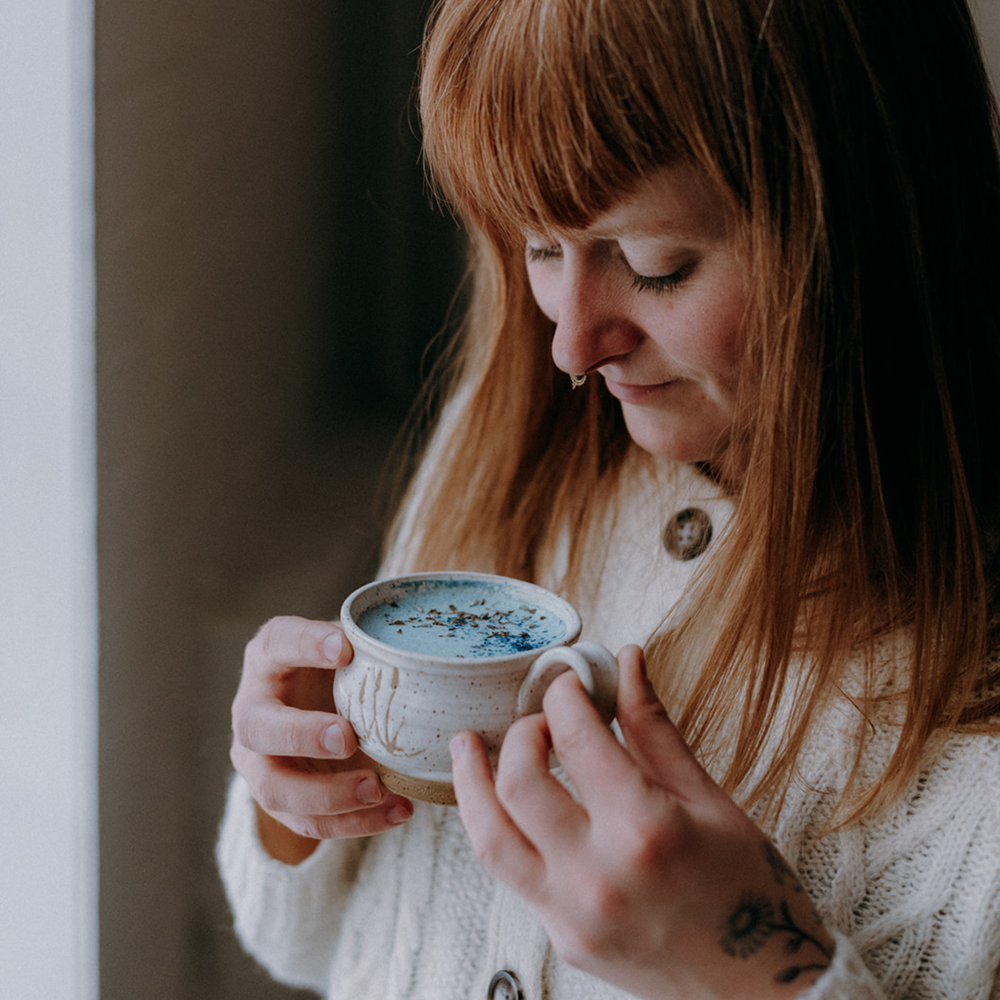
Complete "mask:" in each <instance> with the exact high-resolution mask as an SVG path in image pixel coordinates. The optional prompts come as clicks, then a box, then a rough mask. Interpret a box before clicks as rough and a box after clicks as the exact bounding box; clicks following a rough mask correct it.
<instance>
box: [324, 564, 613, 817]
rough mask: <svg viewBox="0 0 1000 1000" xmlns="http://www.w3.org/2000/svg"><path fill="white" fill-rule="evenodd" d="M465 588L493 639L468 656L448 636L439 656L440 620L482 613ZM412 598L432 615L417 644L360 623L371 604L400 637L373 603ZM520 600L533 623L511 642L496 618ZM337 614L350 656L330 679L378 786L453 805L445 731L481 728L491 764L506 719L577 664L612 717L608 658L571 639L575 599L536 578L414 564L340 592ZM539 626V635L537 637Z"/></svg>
mask: <svg viewBox="0 0 1000 1000" xmlns="http://www.w3.org/2000/svg"><path fill="white" fill-rule="evenodd" d="M442 586H443V587H445V588H446V590H445V591H444V593H445V594H446V595H449V599H448V600H447V601H445V602H443V604H442V602H441V601H438V600H436V596H437V595H439V594H440V593H441V592H442V591H441V589H440V588H441V587H442ZM467 588H471V593H470V597H469V601H468V604H469V605H470V606H471V605H475V610H476V611H479V610H480V609H483V608H486V607H489V608H490V609H492V611H491V613H490V614H483V615H482V617H481V618H480V619H479V620H478V621H475V622H474V623H473V625H472V628H474V629H477V630H478V629H480V628H482V630H483V632H484V633H485V631H486V629H485V628H483V626H489V627H490V628H491V629H492V630H493V632H492V636H491V641H490V642H482V641H480V642H479V643H478V645H479V647H481V649H482V650H485V651H487V653H488V655H475V653H472V652H470V649H472V648H474V647H470V646H469V645H465V646H462V647H456V648H461V649H462V654H463V655H457V656H454V655H451V656H449V655H442V653H441V651H440V650H448V651H452V650H451V648H450V647H449V645H448V643H449V642H450V641H451V640H450V639H447V640H446V639H445V638H444V636H445V635H446V634H447V630H449V629H452V630H454V626H455V623H458V625H459V626H461V625H462V623H463V622H467V621H468V620H469V619H470V618H472V619H475V618H477V617H478V616H477V615H476V614H469V613H468V612H466V611H464V608H463V605H462V604H461V603H459V602H458V600H457V599H456V598H455V596H454V595H455V594H456V593H461V592H464V591H465V590H466V589H467ZM477 588H481V590H477ZM414 595H417V596H416V598H415V597H414ZM424 597H426V602H424ZM414 600H417V601H419V602H420V604H419V607H420V609H421V613H423V612H424V611H426V612H427V614H428V626H422V627H428V631H427V632H426V633H420V636H419V637H420V639H421V642H420V643H415V644H416V645H418V646H422V647H423V648H424V651H423V652H415V651H413V650H409V649H403V648H400V646H398V645H395V644H393V643H390V642H385V641H382V640H380V639H377V638H374V637H373V636H371V635H369V634H368V633H367V632H366V631H364V630H363V629H362V628H361V627H360V625H359V621H362V620H367V621H369V622H372V621H373V620H375V619H374V618H373V613H375V615H376V616H377V618H378V621H379V624H378V626H377V628H375V629H374V630H376V631H379V630H381V631H382V634H383V635H386V634H389V636H390V638H392V639H393V640H394V642H399V641H402V640H403V638H404V634H405V631H406V629H405V628H399V629H397V628H391V629H390V633H386V631H385V629H386V628H387V627H388V626H387V625H386V624H385V623H386V622H388V625H392V621H391V616H390V615H383V614H382V613H381V611H380V610H379V609H380V607H381V606H387V607H392V608H393V613H394V614H395V613H396V606H398V605H400V604H401V605H402V606H403V607H404V608H407V610H408V611H411V612H412V607H413V602H414ZM480 600H482V601H483V602H484V603H482V604H481V603H479V602H480ZM393 602H395V604H394V603H393ZM407 602H409V607H407ZM425 603H426V607H425ZM508 604H509V609H508V607H507V605H508ZM438 605H442V607H441V608H439V607H438ZM519 609H521V610H523V611H525V612H530V615H529V616H528V620H529V622H530V621H533V622H536V624H537V626H538V629H537V631H531V632H529V631H528V629H529V628H530V627H531V626H530V624H529V625H519V626H518V628H519V631H518V632H517V633H515V635H514V638H512V639H510V640H509V641H508V640H507V638H506V637H505V636H504V635H503V634H502V632H501V627H502V626H501V624H500V623H501V622H502V619H503V617H504V614H505V613H507V612H508V611H510V612H514V611H517V610H519ZM432 611H433V614H432ZM438 612H440V614H438ZM340 617H341V624H342V625H343V627H344V630H345V632H346V633H347V637H348V639H349V640H350V642H351V645H352V646H353V647H354V659H353V660H352V661H351V663H350V664H348V666H346V667H342V668H340V669H339V670H338V671H337V672H336V675H335V678H334V687H333V690H334V699H335V701H336V704H337V711H338V712H339V713H340V714H341V715H342V716H343V717H344V718H345V719H347V720H348V721H349V722H350V723H351V725H352V726H353V727H354V731H355V733H356V734H357V737H358V742H359V744H360V747H361V749H362V751H363V752H364V753H366V754H367V755H368V756H369V757H370V758H371V759H372V760H373V761H374V763H375V767H376V770H377V771H378V772H379V774H380V776H381V778H382V780H383V782H384V783H385V785H386V786H387V787H388V788H390V789H392V790H393V791H396V792H399V793H400V794H402V795H406V796H408V797H410V798H417V799H423V800H425V801H429V802H439V803H448V804H454V802H455V797H454V791H453V789H452V785H451V757H450V754H449V751H448V744H449V742H450V741H451V738H452V736H454V735H455V734H456V733H457V732H460V731H461V730H463V729H471V730H472V731H474V732H477V733H479V735H480V736H481V737H482V738H483V742H484V744H485V745H486V749H487V751H488V752H489V754H490V758H491V760H492V761H493V764H494V766H495V765H496V760H497V755H498V753H499V750H500V744H501V743H502V742H503V737H504V734H505V733H506V732H507V730H508V728H509V727H510V725H511V723H513V722H514V721H515V720H516V719H518V718H519V717H520V716H522V715H527V714H530V713H532V712H537V711H540V710H541V703H542V696H543V695H544V693H545V690H546V688H547V687H548V686H549V684H551V683H552V681H553V680H554V679H555V678H556V677H557V676H558V675H559V674H561V673H563V672H564V671H566V670H575V671H576V672H577V674H578V675H579V677H580V679H581V681H582V682H583V685H584V687H585V688H586V689H587V690H588V691H589V692H590V694H591V697H592V698H593V699H594V703H595V705H597V707H598V710H599V711H600V712H601V715H602V716H603V717H604V719H605V720H606V721H607V722H610V721H611V720H612V719H613V718H614V714H615V705H616V700H617V688H618V665H617V663H616V661H615V658H614V657H613V656H612V655H611V653H610V652H609V651H608V650H607V649H605V648H604V647H603V646H599V645H597V644H596V643H577V644H576V645H575V646H572V645H570V644H571V643H573V642H574V640H575V639H576V637H577V636H578V635H579V634H580V628H581V622H580V616H579V614H578V613H577V611H576V609H575V608H574V607H573V606H572V605H571V604H569V603H568V602H566V601H564V600H563V599H562V598H560V597H558V596H557V595H556V594H553V593H552V592H551V591H549V590H546V589H545V588H543V587H538V586H535V585H534V584H530V583H524V582H522V581H520V580H512V579H508V578H506V577H499V576H491V575H489V574H482V573H458V572H453V573H420V574H414V575H411V576H406V577H397V578H394V579H391V580H383V581H379V582H376V583H371V584H368V585H366V586H364V587H361V588H359V589H358V590H356V591H355V592H354V593H353V594H351V595H350V596H349V597H348V598H347V600H346V601H344V605H343V607H342V609H341V616H340ZM406 617H407V618H410V619H412V618H413V617H414V616H413V614H412V613H411V614H408V615H407V616H406ZM507 617H508V619H509V618H510V617H511V615H507ZM542 619H544V620H542ZM494 622H496V623H498V624H494ZM403 623H404V622H403V620H400V621H399V622H398V623H397V624H398V625H399V626H403ZM554 623H559V624H558V625H557V624H554ZM432 624H433V625H435V626H439V625H440V628H439V629H438V632H439V634H440V635H441V636H442V639H441V642H440V643H439V644H438V645H439V646H440V650H439V651H437V652H434V651H431V652H428V651H426V650H427V641H426V640H425V636H431V635H433V632H432V631H431V630H430V628H429V626H430V625H432ZM441 628H444V629H445V630H446V632H441ZM459 630H460V629H459ZM522 632H523V633H524V635H523V637H522V638H521V640H520V641H519V640H518V637H521V636H522ZM540 633H544V634H543V635H542V638H544V639H545V641H544V642H541V643H539V644H535V641H536V639H535V637H536V635H538V634H540ZM477 634H479V633H478V632H477ZM397 636H398V637H397ZM528 636H530V637H531V638H530V644H531V645H532V648H528V649H524V648H517V647H518V646H525V645H529V639H528V638H527V637H528ZM431 645H435V642H434V641H432V642H431ZM497 649H500V650H501V652H499V653H497V652H495V650H497Z"/></svg>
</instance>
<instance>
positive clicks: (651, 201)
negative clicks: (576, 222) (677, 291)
mask: <svg viewBox="0 0 1000 1000" xmlns="http://www.w3.org/2000/svg"><path fill="white" fill-rule="evenodd" d="M733 222H734V212H733V207H732V205H731V202H730V201H729V200H728V199H727V198H725V197H724V196H723V195H722V194H721V193H720V192H719V191H718V190H717V189H716V188H715V187H714V186H713V185H711V184H710V183H709V181H708V180H707V178H706V177H705V175H704V174H703V173H701V172H700V171H699V170H698V169H697V168H696V167H694V166H691V165H688V164H676V165H673V166H668V167H661V168H659V169H657V170H655V171H654V172H652V173H651V174H649V175H648V176H647V177H645V178H643V179H642V180H641V181H640V182H639V183H638V184H637V185H636V186H635V187H634V188H632V189H630V190H628V191H625V192H622V194H621V195H620V197H618V198H617V199H614V200H613V201H612V203H611V205H610V207H609V208H607V209H606V210H605V211H603V212H601V213H600V214H599V215H597V216H596V217H595V218H594V219H593V220H591V221H590V222H589V223H588V224H587V225H585V226H582V227H580V228H579V229H575V230H573V232H575V233H576V234H578V235H583V234H585V235H586V236H587V237H589V238H593V239H638V240H641V239H646V238H650V239H652V238H656V239H661V238H664V237H668V238H676V239H704V240H718V239H724V238H726V237H727V236H729V235H730V234H731V232H732V229H733Z"/></svg>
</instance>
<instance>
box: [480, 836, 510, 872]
mask: <svg viewBox="0 0 1000 1000" xmlns="http://www.w3.org/2000/svg"><path fill="white" fill-rule="evenodd" d="M475 852H476V857H477V858H478V859H479V863H480V864H481V865H482V866H483V868H485V869H486V871H488V872H496V871H499V870H500V867H501V862H502V860H503V853H502V851H501V849H500V843H499V841H498V840H497V839H496V838H494V837H492V836H484V837H481V838H480V839H479V841H478V843H476V845H475Z"/></svg>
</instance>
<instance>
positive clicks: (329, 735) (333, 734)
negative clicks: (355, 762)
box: [323, 726, 345, 756]
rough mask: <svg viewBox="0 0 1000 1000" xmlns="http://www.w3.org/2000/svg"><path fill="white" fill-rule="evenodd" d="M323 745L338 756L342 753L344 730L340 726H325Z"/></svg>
mask: <svg viewBox="0 0 1000 1000" xmlns="http://www.w3.org/2000/svg"><path fill="white" fill-rule="evenodd" d="M323 746H325V747H326V749H327V750H329V751H330V753H333V754H337V755H338V756H341V755H342V754H343V753H344V748H345V743H344V731H343V730H342V729H341V728H340V726H329V727H328V728H327V730H326V732H325V733H323Z"/></svg>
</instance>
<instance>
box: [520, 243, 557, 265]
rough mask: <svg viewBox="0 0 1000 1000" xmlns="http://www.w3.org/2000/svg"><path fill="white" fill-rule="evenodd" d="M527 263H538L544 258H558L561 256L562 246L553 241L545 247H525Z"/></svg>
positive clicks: (544, 259)
mask: <svg viewBox="0 0 1000 1000" xmlns="http://www.w3.org/2000/svg"><path fill="white" fill-rule="evenodd" d="M527 257H528V263H529V264H538V263H540V262H541V261H546V260H560V259H561V258H562V247H561V246H559V244H558V243H554V244H552V245H551V246H547V247H532V246H529V247H528V249H527Z"/></svg>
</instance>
